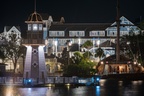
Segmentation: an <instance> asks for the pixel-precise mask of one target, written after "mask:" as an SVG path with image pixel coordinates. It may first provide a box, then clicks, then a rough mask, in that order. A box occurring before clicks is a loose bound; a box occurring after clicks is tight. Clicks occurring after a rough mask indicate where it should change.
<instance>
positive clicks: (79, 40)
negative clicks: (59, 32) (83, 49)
mask: <svg viewBox="0 0 144 96" xmlns="http://www.w3.org/2000/svg"><path fill="white" fill-rule="evenodd" d="M80 43H81V39H80V38H78V45H79V48H78V49H79V51H80Z"/></svg>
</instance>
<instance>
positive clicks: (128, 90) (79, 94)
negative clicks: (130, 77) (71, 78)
mask: <svg viewBox="0 0 144 96" xmlns="http://www.w3.org/2000/svg"><path fill="white" fill-rule="evenodd" d="M143 94H144V82H143V81H116V80H101V82H100V86H79V87H71V86H70V85H67V86H65V87H54V86H52V87H35V88H33V87H32V88H20V87H14V86H1V87H0V96H144V95H143Z"/></svg>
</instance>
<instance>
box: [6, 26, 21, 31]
mask: <svg viewBox="0 0 144 96" xmlns="http://www.w3.org/2000/svg"><path fill="white" fill-rule="evenodd" d="M12 28H15V29H17V30H18V31H19V32H20V31H21V30H20V26H5V27H4V32H8V31H9V30H11V29H12Z"/></svg>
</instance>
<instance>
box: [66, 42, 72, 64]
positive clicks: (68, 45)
mask: <svg viewBox="0 0 144 96" xmlns="http://www.w3.org/2000/svg"><path fill="white" fill-rule="evenodd" d="M71 45H72V42H71V41H70V40H68V41H67V50H68V65H69V64H70V57H71V56H70V46H71Z"/></svg>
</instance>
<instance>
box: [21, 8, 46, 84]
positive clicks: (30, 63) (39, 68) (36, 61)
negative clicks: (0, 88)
mask: <svg viewBox="0 0 144 96" xmlns="http://www.w3.org/2000/svg"><path fill="white" fill-rule="evenodd" d="M25 23H26V24H27V31H26V32H27V38H26V39H24V40H23V45H24V46H26V48H27V50H26V57H25V64H24V74H23V78H24V84H34V83H37V84H44V83H45V80H46V77H47V72H46V64H45V54H44V47H45V42H44V41H45V40H44V39H43V19H42V17H41V15H40V14H39V13H37V12H36V10H35V11H34V12H33V13H32V14H31V15H30V16H29V17H28V19H27V21H25Z"/></svg>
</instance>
